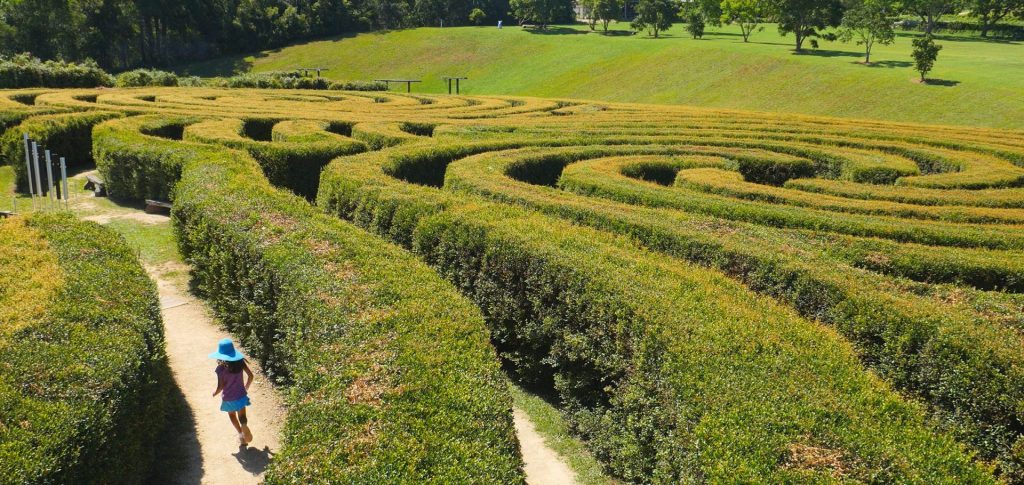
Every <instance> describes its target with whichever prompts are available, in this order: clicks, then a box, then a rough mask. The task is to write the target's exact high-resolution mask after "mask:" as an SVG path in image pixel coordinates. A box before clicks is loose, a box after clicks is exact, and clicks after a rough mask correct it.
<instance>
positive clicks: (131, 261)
mask: <svg viewBox="0 0 1024 485" xmlns="http://www.w3.org/2000/svg"><path fill="white" fill-rule="evenodd" d="M12 230H13V231H14V232H20V233H21V235H20V236H15V237H6V236H10V235H11V233H12V232H11V231H12ZM5 231H6V235H5V237H0V246H2V247H4V249H3V250H0V253H2V254H4V255H8V254H10V253H9V251H10V249H11V245H19V244H20V245H21V246H22V249H21V252H20V253H19V254H20V256H21V257H28V256H29V255H30V253H33V252H34V253H35V254H36V255H40V254H41V255H42V259H41V260H38V259H34V260H32V261H33V263H34V267H33V268H27V269H26V273H25V274H28V273H31V272H35V271H38V272H40V273H37V274H45V275H46V276H45V278H47V279H49V280H50V281H48V283H53V282H55V281H56V282H58V283H56V284H55V285H53V286H54V287H52V288H50V289H49V290H46V291H44V292H43V293H39V292H38V291H36V296H38V297H39V299H36V298H27V297H28V296H29V295H31V294H32V293H29V292H27V291H25V290H26V288H24V287H21V288H20V290H21V291H24V293H21V294H20V295H9V296H11V297H13V299H12V301H7V302H4V306H5V309H6V307H7V306H8V305H14V306H15V308H16V309H18V311H17V313H18V314H19V315H22V316H24V315H26V314H32V313H33V312H37V313H36V314H37V315H38V316H39V318H35V319H29V320H28V321H22V322H21V325H18V326H17V327H16V328H12V327H10V326H8V325H10V323H11V322H10V320H7V319H6V318H3V319H0V324H2V325H3V327H4V328H0V346H2V347H3V351H2V352H0V403H3V405H2V406H0V422H2V423H5V424H6V425H5V426H3V427H0V481H2V482H4V483H140V482H142V481H143V479H145V477H146V473H147V472H148V467H149V465H150V463H152V462H153V459H154V457H155V450H157V449H158V448H157V447H154V446H153V443H155V442H158V438H159V433H160V431H161V429H162V425H163V423H164V419H165V415H166V411H167V405H168V400H169V390H170V388H171V385H172V383H171V378H170V374H169V371H168V368H167V361H166V356H165V354H164V350H163V349H164V342H163V326H162V324H161V321H160V306H159V302H158V300H157V296H156V287H155V285H154V284H153V282H152V281H151V280H150V279H149V278H148V277H147V276H146V273H145V272H144V271H143V269H142V267H141V266H140V265H139V263H138V261H137V259H136V257H135V254H134V252H133V251H132V250H131V249H130V248H129V247H128V245H127V244H126V243H125V242H124V240H123V239H122V238H121V237H120V236H118V235H117V234H115V233H114V232H112V231H110V230H107V229H105V228H102V227H101V226H99V225H97V224H94V223H90V222H80V221H78V220H77V219H75V218H74V217H72V216H70V215H36V216H32V217H31V218H29V219H27V220H25V219H17V218H16V219H11V220H6V221H0V233H4V232H5ZM26 243H28V244H32V245H35V247H34V248H33V249H31V250H29V251H25V244H26ZM0 258H2V257H0ZM5 267H6V265H0V280H2V279H3V275H2V273H3V269H2V268H5ZM25 274H21V275H17V276H19V277H21V278H24V277H25ZM7 288H9V287H7V286H5V289H7ZM3 293H4V292H3V291H0V300H2V299H3V298H4V296H3ZM2 315H3V312H0V316H2Z"/></svg>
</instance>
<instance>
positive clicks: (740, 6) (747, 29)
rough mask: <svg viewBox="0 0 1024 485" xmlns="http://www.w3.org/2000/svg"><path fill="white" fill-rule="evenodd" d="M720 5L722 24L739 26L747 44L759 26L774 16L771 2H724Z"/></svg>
mask: <svg viewBox="0 0 1024 485" xmlns="http://www.w3.org/2000/svg"><path fill="white" fill-rule="evenodd" d="M720 5H721V9H722V15H721V17H720V18H721V20H722V23H727V24H736V25H739V27H740V33H741V34H742V35H743V42H747V41H748V40H749V39H750V34H751V33H753V32H754V30H756V29H758V24H760V23H761V22H764V21H765V19H767V18H769V17H770V16H771V14H772V5H771V3H770V2H769V0H722V3H721V4H720ZM762 29H763V27H762Z"/></svg>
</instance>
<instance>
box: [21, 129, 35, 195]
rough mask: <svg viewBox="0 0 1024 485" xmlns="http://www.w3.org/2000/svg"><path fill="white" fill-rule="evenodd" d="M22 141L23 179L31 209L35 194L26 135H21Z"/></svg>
mask: <svg viewBox="0 0 1024 485" xmlns="http://www.w3.org/2000/svg"><path fill="white" fill-rule="evenodd" d="M21 139H22V141H24V142H25V169H26V170H25V179H26V180H27V181H28V196H29V197H31V198H32V208H33V209H34V208H35V206H36V193H35V190H34V189H33V188H32V155H31V154H30V153H29V150H28V133H22V134H21Z"/></svg>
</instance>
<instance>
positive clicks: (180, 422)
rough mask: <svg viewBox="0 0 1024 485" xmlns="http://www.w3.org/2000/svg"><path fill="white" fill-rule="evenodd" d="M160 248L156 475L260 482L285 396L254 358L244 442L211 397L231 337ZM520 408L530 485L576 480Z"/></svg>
mask: <svg viewBox="0 0 1024 485" xmlns="http://www.w3.org/2000/svg"><path fill="white" fill-rule="evenodd" d="M74 205H75V206H76V207H74V209H75V212H77V213H79V215H81V216H83V217H82V219H85V220H91V221H94V222H98V223H100V224H110V223H111V222H115V221H120V222H122V223H124V222H128V223H131V224H132V225H138V227H145V228H149V229H153V228H159V230H160V231H161V232H162V233H163V232H164V230H165V229H166V231H167V232H166V234H169V231H170V227H169V224H170V222H169V218H168V217H167V216H164V215H154V214H146V213H144V212H142V211H140V210H138V209H135V208H131V207H124V206H117V205H116V204H113V203H111V202H109V201H108V200H106V199H94V198H92V197H91V196H86V197H81V198H79V199H77V200H75V201H74ZM160 251H169V252H171V253H173V254H174V255H175V257H174V258H173V259H174V260H171V261H150V263H151V264H147V265H146V271H147V272H148V273H149V275H150V277H151V278H152V279H153V280H154V281H155V282H156V283H157V287H158V289H159V294H160V306H161V310H162V313H163V320H164V332H165V335H166V341H167V355H168V360H169V361H170V366H171V371H172V372H173V374H174V380H175V384H176V386H177V389H175V393H176V394H175V397H174V399H175V401H176V403H177V407H178V408H180V409H178V411H177V412H176V413H175V414H176V415H175V416H172V418H171V419H172V423H171V426H170V430H169V436H166V437H165V438H164V440H163V443H164V445H165V447H166V450H167V452H166V460H165V464H164V465H163V468H162V469H159V470H157V471H156V472H155V473H154V477H153V480H152V481H153V482H157V483H176V484H179V483H180V484H196V483H204V484H206V483H208V484H216V485H233V484H251V483H260V482H261V481H262V479H263V473H264V471H265V470H266V468H267V465H268V463H269V462H270V460H271V459H272V458H273V454H274V453H275V452H276V451H277V449H278V447H279V445H280V442H279V438H280V433H281V428H282V425H283V423H284V418H285V408H284V405H283V403H282V401H281V398H280V396H279V395H278V393H277V392H276V391H275V390H274V389H273V386H272V385H271V384H270V382H268V380H267V379H266V377H265V376H264V375H263V374H262V373H261V372H260V371H259V368H258V365H257V364H256V363H254V362H250V366H251V367H252V368H253V371H254V372H255V373H256V378H255V380H254V381H253V384H252V387H251V388H250V389H249V396H250V398H251V399H252V402H253V405H252V406H251V407H250V408H249V409H248V411H247V412H248V415H249V428H250V429H251V430H252V433H253V441H252V443H250V444H249V446H247V447H242V446H240V445H239V442H238V438H237V435H236V433H235V430H234V428H233V427H232V426H231V423H230V422H229V421H228V418H227V413H224V412H222V411H220V401H221V399H220V397H219V396H218V397H212V396H211V394H212V393H213V390H214V388H215V387H216V377H215V376H214V373H213V370H214V365H215V364H214V362H213V361H212V360H210V359H208V358H207V357H206V356H207V354H209V353H210V352H212V351H213V350H214V347H215V346H216V343H217V341H218V340H219V339H221V338H223V337H230V336H231V335H230V334H229V333H228V332H226V331H224V330H222V329H221V328H220V327H219V326H218V325H217V323H216V321H215V319H214V318H213V317H212V312H211V310H210V308H209V307H208V306H207V305H206V304H205V303H204V302H203V301H202V300H200V299H198V298H195V297H194V296H192V295H191V294H189V292H188V290H187V288H186V286H187V279H186V278H184V277H183V276H184V275H186V274H187V272H188V266H186V265H184V264H182V263H180V262H178V260H179V259H180V258H179V257H177V252H176V249H174V248H170V247H166V248H164V247H161V248H158V249H157V250H156V252H160ZM144 256H145V255H144ZM143 259H146V258H145V257H144V258H143ZM161 259H162V258H161ZM242 350H243V352H244V349H242ZM513 411H514V413H513V418H514V421H515V427H516V434H517V435H518V437H519V442H520V444H521V448H522V452H523V461H524V462H525V465H526V466H525V471H526V480H527V483H529V484H530V485H549V484H551V485H567V484H575V483H577V481H576V478H575V474H574V473H573V471H572V470H571V469H570V468H569V466H568V465H566V463H565V461H564V460H563V459H562V458H561V457H560V456H559V455H558V453H556V452H555V451H554V450H552V449H551V448H550V447H548V446H547V444H546V443H544V438H543V437H542V436H541V435H540V434H539V433H538V432H537V429H536V427H535V426H534V424H533V422H531V421H530V418H529V416H528V415H527V414H526V413H525V412H523V411H522V410H520V409H514V410H513ZM158 467H160V465H158Z"/></svg>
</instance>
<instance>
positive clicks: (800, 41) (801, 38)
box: [794, 29, 804, 52]
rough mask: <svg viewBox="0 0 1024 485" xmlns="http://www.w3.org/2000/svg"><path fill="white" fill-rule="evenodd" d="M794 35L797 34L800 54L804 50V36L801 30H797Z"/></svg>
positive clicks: (797, 49) (797, 45)
mask: <svg viewBox="0 0 1024 485" xmlns="http://www.w3.org/2000/svg"><path fill="white" fill-rule="evenodd" d="M794 34H796V51H797V52H800V51H802V50H803V48H804V34H803V33H802V32H800V29H797V31H796V32H794Z"/></svg>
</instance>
